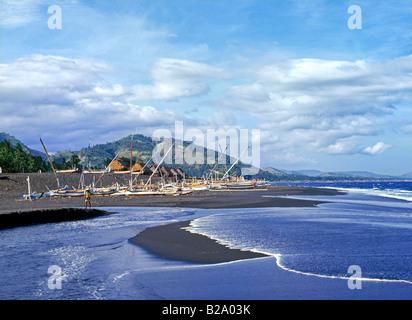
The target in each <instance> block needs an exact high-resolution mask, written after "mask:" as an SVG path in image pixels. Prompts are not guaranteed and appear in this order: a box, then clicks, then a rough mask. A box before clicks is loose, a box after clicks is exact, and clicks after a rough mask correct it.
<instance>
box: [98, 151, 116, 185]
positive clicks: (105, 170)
mask: <svg viewBox="0 0 412 320" xmlns="http://www.w3.org/2000/svg"><path fill="white" fill-rule="evenodd" d="M120 152H121V151H119V152H118V153H117V154H116V155H115V156H114V158H113V160H112V161H111V162H110V163H109V165H108V166H107V167H106V168H105V169H104V171H103V173H102V174H101V175H100V177H99V179H97V181H96V184H97V183H98V182H99V181H100V179H101V178H102V177H103V176H104V174H105V173H106V172H107V170H108V169H109V168H110V166H111V164H112V163H113V161H114V160H116V159H117V157H118V156H119V155H120ZM96 184H95V185H96Z"/></svg>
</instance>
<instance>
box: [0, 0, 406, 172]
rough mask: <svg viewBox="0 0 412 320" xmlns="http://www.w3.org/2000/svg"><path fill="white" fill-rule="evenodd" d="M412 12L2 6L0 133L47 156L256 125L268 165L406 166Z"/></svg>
mask: <svg viewBox="0 0 412 320" xmlns="http://www.w3.org/2000/svg"><path fill="white" fill-rule="evenodd" d="M352 5H356V6H357V7H356V8H357V10H356V11H350V10H348V9H349V8H350V7H351V6H352ZM52 6H57V8H58V9H59V10H57V11H56V10H54V8H55V7H52ZM359 9H360V10H359ZM60 14H61V15H60ZM60 17H61V19H60ZM411 18H412V1H411V0H368V1H366V0H365V1H344V0H314V1H306V0H150V1H149V0H133V1H132V0H111V1H108V0H107V1H106V0H95V1H93V0H91V1H89V0H60V1H59V0H54V1H52V0H50V1H46V0H0V70H1V71H0V103H1V104H0V132H1V131H4V132H7V133H9V134H11V135H13V136H15V137H16V138H17V139H19V140H21V141H22V142H24V143H25V144H26V145H28V146H29V147H31V148H33V149H37V150H41V149H42V147H41V144H40V141H39V137H41V138H42V139H43V141H44V142H45V144H46V147H47V149H48V151H49V152H51V153H52V152H57V151H61V150H68V149H69V150H79V149H80V148H82V147H87V145H88V143H89V139H91V141H92V144H97V143H105V142H108V141H113V140H117V139H120V138H122V137H124V136H127V135H130V134H132V133H141V134H144V135H147V136H149V137H150V136H152V135H155V133H156V132H158V130H160V129H163V130H169V131H170V132H172V133H174V132H175V127H176V125H175V124H176V121H177V122H179V123H183V127H184V132H185V133H188V134H187V136H186V137H187V138H189V139H190V130H191V129H196V130H198V131H200V132H202V133H204V136H206V132H207V130H211V129H213V130H221V131H222V130H223V132H229V131H230V130H233V129H235V130H238V131H240V130H241V129H242V130H247V132H249V133H251V132H252V130H256V129H257V130H259V133H260V136H259V139H255V140H256V141H258V142H259V148H260V153H259V166H260V167H262V168H263V167H265V166H272V167H275V168H279V169H286V170H302V169H312V170H321V171H372V172H376V173H382V174H395V175H398V174H403V173H406V172H411V171H412V143H411V142H412V140H411V136H412V50H411V49H412V38H411V35H412V19H411ZM255 138H256V137H255ZM255 140H254V141H255ZM251 141H252V138H251ZM256 141H255V142H256ZM205 144H206V142H205ZM222 148H223V146H222ZM240 151H241V150H239V153H240Z"/></svg>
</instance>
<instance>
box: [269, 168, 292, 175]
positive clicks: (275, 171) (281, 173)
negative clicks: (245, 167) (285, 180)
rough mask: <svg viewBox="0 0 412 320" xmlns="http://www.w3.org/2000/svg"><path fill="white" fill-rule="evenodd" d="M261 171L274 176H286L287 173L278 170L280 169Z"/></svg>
mask: <svg viewBox="0 0 412 320" xmlns="http://www.w3.org/2000/svg"><path fill="white" fill-rule="evenodd" d="M263 171H266V172H269V173H270V174H274V175H276V176H288V175H289V173H288V172H286V171H284V170H280V169H275V168H273V167H265V168H263Z"/></svg>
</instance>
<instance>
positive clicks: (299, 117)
mask: <svg viewBox="0 0 412 320" xmlns="http://www.w3.org/2000/svg"><path fill="white" fill-rule="evenodd" d="M411 70H412V55H411V56H405V57H400V58H396V59H391V60H388V61H385V62H382V63H374V62H369V61H366V60H359V61H354V62H351V61H333V60H331V61H330V60H321V59H294V60H281V61H277V62H276V63H273V64H267V65H263V66H260V67H255V68H253V69H248V70H244V74H243V75H244V77H247V78H249V79H251V81H249V83H246V84H242V85H238V86H232V87H231V88H229V89H228V90H227V91H226V97H225V98H224V99H223V101H221V102H222V104H224V105H225V106H226V107H227V108H232V106H236V107H237V108H238V110H239V112H243V113H246V114H249V115H250V116H253V117H254V118H258V119H259V121H260V123H261V125H260V127H261V128H262V129H264V130H267V131H269V132H270V134H271V135H273V136H276V137H277V141H276V143H274V144H273V146H272V147H273V148H274V150H278V151H282V150H292V148H294V149H296V150H298V149H300V151H301V152H302V151H303V150H306V151H310V152H322V153H325V154H354V153H361V152H362V150H363V148H362V147H361V146H360V144H361V143H360V142H361V141H360V140H361V138H362V137H368V136H376V135H380V134H384V133H385V131H386V130H391V129H396V128H397V127H398V125H399V123H400V122H401V119H399V118H397V116H396V111H397V110H396V106H397V105H398V104H400V103H402V104H405V103H406V104H410V103H411V101H412V94H411V93H412V73H411ZM378 147H379V146H378ZM378 147H377V148H378ZM381 147H383V146H381ZM368 150H369V149H368ZM379 150H381V149H379ZM382 150H383V149H382Z"/></svg>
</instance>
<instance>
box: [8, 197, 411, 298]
mask: <svg viewBox="0 0 412 320" xmlns="http://www.w3.org/2000/svg"><path fill="white" fill-rule="evenodd" d="M302 198H307V197H302ZM310 198H311V199H314V198H316V199H321V200H325V199H329V200H333V203H327V204H322V205H320V206H318V207H313V208H312V207H311V208H259V209H214V210H206V209H190V208H105V209H109V210H111V211H113V212H117V213H116V214H113V215H109V216H103V217H97V218H93V219H90V220H84V221H75V222H63V223H55V224H44V225H36V226H28V227H20V228H14V229H9V230H2V231H0V243H1V249H0V270H1V271H2V273H3V275H2V277H1V278H0V299H163V298H169V299H174V298H176V299H178V298H181V297H189V298H190V297H194V298H196V297H200V298H203V297H206V298H209V299H210V298H212V299H213V298H214V297H216V296H219V295H218V294H217V292H216V290H219V293H220V294H221V295H224V296H225V297H229V298H230V297H232V296H233V297H237V296H238V295H239V292H241V290H240V288H241V287H242V286H243V284H244V283H243V280H241V279H242V276H241V275H242V272H247V274H250V272H251V271H250V270H247V271H245V270H244V269H243V268H246V267H247V266H251V265H253V266H254V268H256V267H257V268H258V269H259V268H260V267H259V266H261V267H262V268H265V269H267V268H272V267H271V266H273V268H274V269H273V270H274V271H275V269H276V268H277V265H276V263H277V264H278V265H280V266H281V267H282V268H284V269H285V270H290V271H293V272H298V273H307V274H311V275H314V276H326V277H341V276H342V277H348V267H349V266H351V265H358V266H359V267H360V268H361V270H362V277H364V278H373V279H380V280H385V281H404V280H406V281H411V279H412V268H411V266H412V263H411V262H412V208H411V203H410V202H405V201H401V200H396V199H389V198H382V197H373V196H365V195H360V194H349V195H344V196H335V197H310ZM193 219H196V220H195V222H194V223H193V226H192V231H193V232H199V233H203V234H206V235H208V236H211V237H213V238H216V239H218V240H219V241H220V242H222V243H225V244H228V245H230V246H231V247H236V248H242V249H251V250H256V251H260V252H264V253H269V254H272V255H274V256H276V258H277V259H274V261H273V262H272V261H271V260H266V259H263V260H261V262H259V261H257V262H254V263H251V262H237V263H232V264H225V265H224V267H223V266H222V267H217V266H216V267H214V266H202V265H195V264H190V263H186V262H179V261H167V260H163V259H160V258H157V257H154V256H153V255H151V254H149V253H147V252H146V251H145V250H143V249H141V248H139V247H137V246H135V245H132V244H130V243H129V242H128V239H129V238H131V237H133V236H134V235H136V234H138V233H139V232H141V231H142V230H144V228H146V227H149V226H154V225H159V224H163V223H170V222H176V221H178V220H193ZM275 261H276V263H275ZM50 266H57V268H58V269H57V270H61V277H60V276H59V274H58V273H56V271H54V273H53V270H51V271H50V270H49V267H50ZM222 270H225V271H224V272H227V273H228V274H238V275H239V278H237V280H233V281H235V282H231V283H226V284H225V283H223V282H222V280H220V282H219V283H216V284H213V282H212V280H213V279H217V278H218V277H219V276H220V274H219V275H218V274H217V272H223V271H222ZM262 270H263V269H262ZM48 271H50V272H48ZM197 272H198V273H199V274H202V277H203V279H204V280H205V281H204V282H199V283H198V284H197V285H198V287H193V282H192V283H186V284H184V285H181V286H180V287H178V286H177V285H176V283H174V282H173V281H172V280H170V278H168V277H169V275H171V274H174V275H176V278H177V279H179V280H180V282H179V283H181V282H182V281H181V280H184V279H186V277H187V279H192V280H191V281H193V279H195V275H196V274H197ZM166 275H167V276H166ZM267 276H268V272H266V273H265V274H263V273H260V272H259V270H257V269H253V279H252V280H253V281H252V280H250V281H251V283H254V284H255V287H256V289H255V290H256V291H255V292H249V291H248V292H247V296H246V297H247V298H252V299H254V298H259V297H262V296H265V297H266V298H269V299H270V297H271V296H270V294H268V292H267V290H269V289H268V288H265V286H267V285H268V284H267V278H266V277H267ZM208 278H209V279H210V281H208V280H207V279H208ZM159 279H163V280H162V281H160V280H159ZM168 279H169V280H168ZM224 279H228V278H227V277H226V278H224ZM199 281H200V280H199ZM236 281H239V282H238V283H237V282H236ZM59 283H60V284H61V289H59V288H58V286H57V285H58V284H59ZM211 283H212V284H213V287H211V286H212V284H211ZM220 285H221V287H219V286H220ZM56 287H57V288H56ZM218 288H220V289H218ZM266 289H267V290H266ZM213 290H215V291H213ZM272 293H273V294H275V291H272ZM408 296H409V298H412V285H411V292H410V295H408ZM240 297H242V296H240Z"/></svg>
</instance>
